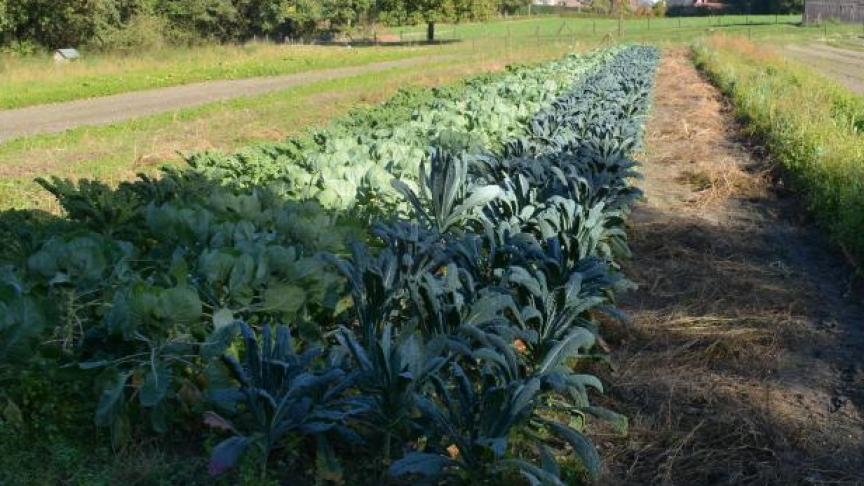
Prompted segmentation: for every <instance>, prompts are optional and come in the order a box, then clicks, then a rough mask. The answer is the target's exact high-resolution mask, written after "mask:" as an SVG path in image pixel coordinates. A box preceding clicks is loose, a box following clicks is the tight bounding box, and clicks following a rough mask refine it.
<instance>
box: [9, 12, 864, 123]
mask: <svg viewBox="0 0 864 486" xmlns="http://www.w3.org/2000/svg"><path fill="white" fill-rule="evenodd" d="M800 21H801V17H800V16H798V15H789V16H777V17H775V16H749V17H748V16H726V17H692V18H655V19H651V18H647V17H646V18H631V19H626V20H624V21H623V23H622V24H621V34H622V40H626V41H644V42H687V41H691V40H692V39H693V37H694V36H698V35H703V34H705V33H707V32H726V33H732V34H743V35H750V36H757V37H759V38H799V37H802V38H806V37H810V36H818V35H820V33H822V32H823V30H822V27H818V26H817V27H806V28H802V27H799V26H798V24H799V23H800ZM618 28H619V23H618V20H617V19H607V18H597V19H592V18H559V17H537V18H530V19H524V18H523V19H517V20H509V21H496V22H489V23H470V24H441V25H439V26H438V30H437V32H438V39H439V40H441V41H456V42H455V43H453V44H450V45H447V46H437V47H435V46H433V47H429V46H425V47H424V46H422V45H417V46H395V45H384V46H379V47H364V48H362V49H359V48H358V49H345V48H342V47H333V46H328V47H325V46H291V45H275V44H268V43H252V44H247V45H244V46H234V45H226V46H204V47H194V48H167V49H163V50H159V51H154V52H145V53H139V54H135V55H131V54H94V55H92V56H90V55H85V56H84V59H83V60H82V61H80V62H76V63H72V64H67V65H60V66H57V65H55V64H54V62H53V61H52V60H51V58H50V56H48V55H47V54H44V55H39V56H34V57H28V58H15V57H9V56H5V57H0V109H9V108H18V107H24V106H30V105H35V104H41V103H53V102H61V101H69V100H75V99H82V98H89V97H94V96H105V95H111V94H117V93H124V92H129V91H138V90H144V89H151V88H158V87H165V86H176V85H181V84H188V83H193V82H198V81H207V80H217V79H239V78H248V77H255V76H272V75H278V74H292V73H298V72H303V71H311V70H316V69H325V68H332V67H338V66H352V65H361V64H369V63H373V62H380V61H386V60H394V59H403V58H408V57H414V56H420V55H423V54H425V53H427V52H429V51H430V50H433V49H434V50H444V51H446V52H449V53H453V54H459V53H463V52H465V51H471V50H476V49H479V48H481V47H483V44H484V42H486V43H488V42H492V41H497V42H502V43H505V44H508V43H512V44H513V45H514V46H515V45H516V44H525V43H535V44H545V43H550V42H554V41H568V42H603V41H606V42H609V41H614V40H617V39H618V33H619V32H618ZM424 29H425V27H422V26H418V27H406V28H393V29H391V32H390V35H389V40H395V39H396V37H399V38H401V39H403V40H404V41H406V42H409V41H420V40H423V38H424V36H425V30H424ZM860 31H861V28H860V26H859V27H856V26H843V25H831V27H830V33H831V34H832V35H837V36H841V35H843V34H850V33H857V32H860ZM483 48H485V47H483Z"/></svg>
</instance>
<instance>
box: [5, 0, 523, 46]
mask: <svg viewBox="0 0 864 486" xmlns="http://www.w3.org/2000/svg"><path fill="white" fill-rule="evenodd" d="M528 3H530V0H0V33H2V35H0V42H2V43H3V44H5V45H9V44H15V43H17V44H22V43H26V44H35V45H39V46H42V47H47V48H57V47H67V46H85V45H86V46H95V47H104V48H108V49H110V48H123V47H136V46H141V47H146V46H149V45H151V44H158V43H160V42H163V43H184V42H195V41H215V42H231V41H244V40H249V39H251V38H253V37H267V38H271V39H278V40H282V39H285V38H292V39H300V38H307V39H308V38H310V37H313V36H320V35H328V34H336V33H339V32H345V31H350V30H352V29H356V28H357V27H358V26H362V25H372V24H376V23H384V24H387V25H408V24H411V25H416V24H420V23H424V24H427V25H428V32H427V35H428V37H429V38H430V39H432V38H434V34H435V28H434V26H435V24H436V23H438V22H458V21H475V20H485V19H488V18H489V17H492V16H495V15H500V14H508V13H514V12H516V11H517V10H519V9H520V8H523V7H525V6H526V5H527V4H528Z"/></svg>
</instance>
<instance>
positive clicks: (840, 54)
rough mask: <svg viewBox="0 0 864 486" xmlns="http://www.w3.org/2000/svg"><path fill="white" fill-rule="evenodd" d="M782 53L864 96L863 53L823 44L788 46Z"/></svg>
mask: <svg viewBox="0 0 864 486" xmlns="http://www.w3.org/2000/svg"><path fill="white" fill-rule="evenodd" d="M784 52H785V54H786V55H788V56H789V57H791V58H793V59H796V60H798V61H802V62H804V63H805V64H807V65H808V66H810V67H811V68H813V69H815V70H817V71H819V72H821V73H822V74H824V75H826V76H828V77H829V78H834V79H835V80H837V81H838V82H840V83H841V84H843V85H844V86H846V87H847V88H849V89H850V90H852V91H854V92H856V93H859V94H864V52H862V51H856V50H852V49H842V48H839V47H832V46H827V45H823V44H808V45H788V46H786V47H785V48H784Z"/></svg>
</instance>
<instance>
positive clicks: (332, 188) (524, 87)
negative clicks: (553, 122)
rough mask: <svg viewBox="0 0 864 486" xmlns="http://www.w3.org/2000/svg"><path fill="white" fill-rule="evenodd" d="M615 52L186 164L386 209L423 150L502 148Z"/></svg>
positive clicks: (478, 82) (245, 181) (488, 79)
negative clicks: (397, 182) (440, 147)
mask: <svg viewBox="0 0 864 486" xmlns="http://www.w3.org/2000/svg"><path fill="white" fill-rule="evenodd" d="M614 53H615V49H610V50H607V51H597V52H595V53H590V54H587V55H579V56H577V55H573V56H569V57H567V58H565V59H562V60H560V61H556V62H551V63H547V64H545V65H542V66H540V67H517V68H511V69H510V70H509V71H508V72H507V73H505V74H504V75H491V76H483V77H479V78H476V79H474V80H472V81H470V82H468V83H467V84H465V85H463V86H459V89H443V90H440V89H439V90H433V92H432V96H431V97H429V98H428V99H427V100H426V101H425V102H424V103H422V104H419V105H417V104H413V105H409V106H410V110H411V111H410V112H407V113H406V112H405V110H404V109H403V108H404V107H405V105H404V104H401V103H400V101H401V100H398V99H397V100H396V101H395V102H393V103H390V104H389V106H385V107H383V109H380V110H376V111H375V112H374V113H372V114H371V116H369V115H368V114H367V115H366V116H356V117H352V118H349V119H348V120H345V121H342V122H339V123H337V124H334V125H333V126H331V127H328V128H327V129H324V130H321V131H318V132H315V133H313V134H311V135H310V136H307V137H302V138H298V139H293V140H289V141H286V142H282V143H277V144H265V145H258V146H253V147H249V148H247V149H245V150H243V151H241V152H239V153H236V154H230V155H226V154H221V153H218V152H216V153H214V152H205V153H199V154H196V155H193V156H191V157H190V158H189V162H190V164H191V165H192V166H193V167H194V168H195V170H197V171H199V172H200V173H201V174H202V175H204V176H206V177H207V178H209V179H211V180H220V181H222V182H224V183H227V184H230V185H232V186H234V187H253V186H260V185H262V184H272V183H273V182H279V183H280V188H279V193H280V195H282V196H283V197H286V198H290V199H309V198H312V199H315V200H317V201H318V202H319V203H321V204H322V205H323V206H324V207H326V208H332V209H345V208H348V207H356V206H358V205H360V206H363V205H371V206H373V207H372V209H382V208H386V207H387V206H388V203H392V202H394V201H395V200H396V199H397V198H398V195H397V194H396V192H395V191H393V190H392V187H391V186H390V180H391V179H393V178H394V177H396V178H400V179H404V180H407V181H415V180H416V176H417V173H418V170H419V167H420V162H421V161H422V160H424V159H425V158H426V156H427V151H428V147H429V146H437V145H441V144H446V145H448V146H452V147H453V148H454V149H455V148H457V147H458V149H463V150H470V151H472V152H481V151H487V150H491V151H495V150H497V149H500V147H501V146H502V145H503V143H504V142H506V141H508V140H511V139H514V138H518V137H521V136H524V135H525V133H526V132H525V129H526V120H528V119H530V118H531V116H533V115H534V114H535V113H537V112H538V111H540V110H541V109H543V108H545V107H547V106H549V104H550V103H552V102H553V101H554V100H555V99H556V98H558V97H559V96H561V95H562V94H563V93H564V92H565V91H566V90H567V89H568V88H569V87H570V86H572V85H573V84H574V83H576V82H577V81H579V80H581V79H583V78H584V76H585V75H586V73H589V72H591V71H592V70H594V69H596V68H597V67H598V66H600V65H602V64H603V63H604V62H606V61H608V60H609V58H610V57H611V56H613V55H614ZM411 183H412V184H413V182H411ZM415 187H416V186H415ZM376 213H377V211H376Z"/></svg>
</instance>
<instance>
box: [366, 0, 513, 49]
mask: <svg viewBox="0 0 864 486" xmlns="http://www.w3.org/2000/svg"><path fill="white" fill-rule="evenodd" d="M496 6H497V3H496V2H495V1H490V0H381V1H380V3H379V7H380V10H381V17H382V19H384V20H385V21H387V22H388V23H392V24H403V25H404V24H417V23H425V24H426V40H427V41H429V42H432V41H434V40H435V24H437V23H439V22H458V21H460V20H467V19H471V20H480V19H485V18H488V17H489V16H490V15H492V14H493V13H494V12H495V8H496Z"/></svg>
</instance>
